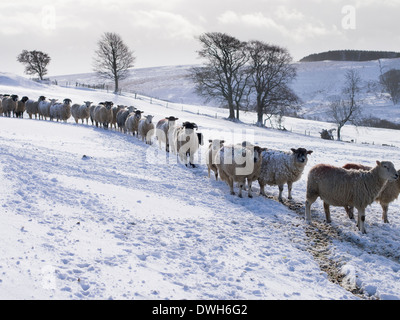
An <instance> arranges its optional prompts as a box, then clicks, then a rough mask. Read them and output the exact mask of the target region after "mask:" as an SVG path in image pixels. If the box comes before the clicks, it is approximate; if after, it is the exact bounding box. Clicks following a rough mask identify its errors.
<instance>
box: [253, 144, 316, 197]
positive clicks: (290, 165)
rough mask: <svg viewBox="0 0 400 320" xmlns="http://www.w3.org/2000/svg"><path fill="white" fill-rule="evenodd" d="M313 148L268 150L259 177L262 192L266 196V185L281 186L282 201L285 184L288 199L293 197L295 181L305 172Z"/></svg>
mask: <svg viewBox="0 0 400 320" xmlns="http://www.w3.org/2000/svg"><path fill="white" fill-rule="evenodd" d="M311 153H312V151H311V150H306V149H304V148H298V149H294V148H292V149H291V152H284V151H278V150H267V151H265V152H263V154H262V165H261V173H260V176H259V178H258V183H259V184H260V194H262V195H264V196H265V190H264V187H265V185H267V184H268V185H271V186H272V185H277V186H278V187H279V196H278V199H279V201H282V192H283V186H284V184H287V186H288V199H292V186H293V183H294V182H296V181H298V180H299V179H300V178H301V175H302V174H303V171H304V168H305V166H306V164H307V162H308V155H310V154H311Z"/></svg>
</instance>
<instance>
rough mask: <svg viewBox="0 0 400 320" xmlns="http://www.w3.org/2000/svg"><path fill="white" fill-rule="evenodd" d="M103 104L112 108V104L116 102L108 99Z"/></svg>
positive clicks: (107, 107) (108, 108) (109, 108)
mask: <svg viewBox="0 0 400 320" xmlns="http://www.w3.org/2000/svg"><path fill="white" fill-rule="evenodd" d="M100 103H101V102H100ZM103 104H104V105H105V107H106V109H107V110H111V108H112V106H113V105H114V103H113V102H112V101H106V102H104V103H103Z"/></svg>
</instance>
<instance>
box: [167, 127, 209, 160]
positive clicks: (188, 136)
mask: <svg viewBox="0 0 400 320" xmlns="http://www.w3.org/2000/svg"><path fill="white" fill-rule="evenodd" d="M195 129H198V127H197V125H196V124H195V123H193V122H189V121H186V122H184V123H183V124H182V127H177V128H176V129H175V130H174V131H172V132H171V133H170V141H171V136H173V137H174V138H173V141H175V146H176V153H177V154H178V156H179V158H180V161H181V162H182V163H184V164H185V165H186V166H191V167H192V168H195V164H194V155H195V153H196V151H197V150H199V146H200V145H203V136H202V134H201V133H196V132H195V131H194V130H195ZM170 131H171V129H170Z"/></svg>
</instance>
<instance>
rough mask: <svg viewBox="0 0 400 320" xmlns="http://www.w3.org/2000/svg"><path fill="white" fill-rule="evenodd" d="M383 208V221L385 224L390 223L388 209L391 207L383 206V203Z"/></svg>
mask: <svg viewBox="0 0 400 320" xmlns="http://www.w3.org/2000/svg"><path fill="white" fill-rule="evenodd" d="M381 207H382V210H383V211H382V219H383V222H384V223H389V220H388V216H387V213H388V209H389V205H388V204H383V203H381Z"/></svg>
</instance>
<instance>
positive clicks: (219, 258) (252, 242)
mask: <svg viewBox="0 0 400 320" xmlns="http://www.w3.org/2000/svg"><path fill="white" fill-rule="evenodd" d="M0 92H4V93H15V94H18V95H20V96H23V95H26V96H28V97H30V98H32V99H37V98H38V96H40V95H45V96H47V97H51V98H59V99H64V98H70V99H72V100H73V102H74V103H82V102H83V101H85V100H91V101H94V102H96V103H97V102H99V101H104V100H112V101H113V102H114V103H115V104H126V105H134V106H137V107H138V108H139V109H141V110H143V111H144V112H145V113H144V114H153V115H154V116H155V118H154V119H155V121H158V120H159V119H161V118H164V117H166V116H170V115H174V116H176V117H179V119H180V120H179V121H182V122H183V121H186V120H189V121H193V122H196V123H197V124H198V126H199V131H201V132H202V133H203V134H204V137H205V140H206V141H207V140H208V139H210V138H224V139H225V140H227V141H228V142H241V141H243V140H248V141H253V142H254V143H256V144H258V145H260V146H263V147H269V148H276V149H281V150H289V149H290V148H293V147H295V148H297V147H304V148H307V149H308V150H313V151H314V152H313V154H312V155H311V156H310V159H309V163H308V164H307V167H306V169H305V172H304V174H303V176H302V178H301V180H300V181H299V182H297V183H295V184H294V190H293V197H294V200H293V202H292V203H291V204H292V205H293V206H294V207H296V205H297V207H299V209H298V210H291V209H289V208H288V206H287V205H284V204H281V203H279V202H277V201H276V196H277V195H278V188H277V187H267V188H266V191H267V193H268V194H269V195H271V198H265V197H262V196H259V195H258V193H257V194H256V195H255V197H254V198H253V199H249V198H247V197H246V193H245V197H244V198H238V197H237V196H232V195H230V194H229V188H228V186H227V185H226V184H225V183H223V182H221V181H215V179H214V177H213V176H212V177H211V179H209V178H208V177H207V169H206V167H205V165H204V163H203V162H204V157H203V156H202V155H203V153H204V151H205V148H206V146H203V147H202V150H201V152H200V153H199V154H200V156H199V161H200V162H201V164H200V165H199V167H198V168H196V169H189V168H186V167H185V166H184V165H182V164H179V163H177V161H176V158H175V157H173V156H171V157H168V156H167V155H166V153H165V152H164V151H163V150H159V149H158V144H154V145H152V146H148V145H146V144H144V143H142V142H141V140H139V139H137V138H136V137H133V136H128V135H124V134H122V133H119V132H116V131H114V130H103V129H101V128H96V127H93V126H91V125H89V126H87V125H82V124H79V125H76V124H75V123H74V122H73V121H72V119H70V120H69V121H68V122H67V123H57V122H50V121H43V120H30V119H27V117H26V115H25V118H24V119H15V118H5V117H0V181H1V185H0V225H1V227H0V228H1V233H0V242H1V243H2V245H1V246H0V298H1V299H358V298H371V299H400V281H399V280H400V279H399V278H400V261H399V259H400V254H399V252H400V251H399V249H400V216H399V214H398V213H399V209H400V207H399V203H398V201H395V202H394V203H392V204H391V205H390V207H389V221H390V224H384V223H383V222H382V219H381V208H380V206H379V205H377V204H373V205H371V206H370V207H368V208H367V213H366V229H367V232H368V233H367V234H360V232H359V231H358V229H357V227H356V226H355V223H354V221H351V220H349V219H348V218H347V216H346V214H345V212H344V209H343V208H332V210H331V211H332V220H333V222H332V223H331V224H330V225H327V224H325V222H324V214H323V208H322V203H321V201H320V200H318V201H317V202H316V203H315V204H314V205H313V207H312V209H313V210H312V216H313V221H314V223H313V225H312V226H308V225H307V224H306V223H305V221H304V213H303V208H302V205H303V203H304V199H305V190H306V180H307V173H308V171H309V170H310V168H311V167H312V166H313V165H315V164H318V163H330V164H333V165H338V166H339V165H340V166H341V165H343V164H344V163H347V162H357V163H363V164H366V165H374V163H375V161H376V160H391V161H393V163H394V164H395V166H396V167H397V168H400V161H399V159H400V149H399V147H400V143H399V140H398V133H397V131H392V130H381V129H371V128H358V129H357V128H353V127H351V126H346V127H344V129H343V137H344V139H345V140H350V139H354V140H355V141H356V142H357V143H346V142H337V141H326V140H321V139H320V138H319V133H318V132H319V131H320V130H321V128H328V127H329V126H330V124H327V123H323V122H316V121H311V120H299V119H293V118H285V122H284V125H285V127H286V128H287V129H288V130H289V131H286V132H284V131H278V130H273V129H262V128H257V127H254V126H253V125H252V123H253V122H254V120H255V116H254V114H251V113H242V117H241V120H242V122H241V123H233V122H229V121H226V120H224V117H226V115H227V114H226V111H225V110H223V109H216V108H213V107H210V106H209V107H204V106H198V105H197V106H193V105H185V104H183V103H178V104H173V103H169V104H168V105H167V104H165V105H161V104H156V103H150V102H149V101H147V100H142V99H134V96H133V95H130V94H124V95H121V96H116V95H113V94H111V93H106V92H96V91H93V90H81V89H76V88H63V87H57V86H47V85H38V84H34V83H31V82H29V81H27V80H26V79H24V78H21V77H17V76H14V75H10V74H2V78H1V82H0ZM305 133H306V135H305ZM363 142H365V143H363ZM382 144H389V145H393V147H387V146H382ZM254 189H255V190H256V191H258V184H257V183H256V185H255V187H254ZM286 195H287V191H286V188H285V191H284V196H285V197H286ZM289 204H290V203H289ZM326 270H329V271H330V272H332V274H333V275H331V274H330V275H329V276H328V274H327V272H326ZM335 277H336V280H337V281H338V282H340V283H341V285H339V284H338V283H336V282H335V281H331V280H332V278H333V280H335ZM353 289H356V291H354V292H357V295H354V294H353V293H351V292H352V290H353Z"/></svg>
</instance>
